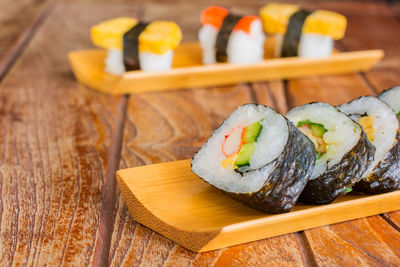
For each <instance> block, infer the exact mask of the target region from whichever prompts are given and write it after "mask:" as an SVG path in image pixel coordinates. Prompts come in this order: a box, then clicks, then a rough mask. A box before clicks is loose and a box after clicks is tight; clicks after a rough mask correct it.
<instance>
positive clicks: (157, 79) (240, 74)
mask: <svg viewBox="0 0 400 267" xmlns="http://www.w3.org/2000/svg"><path fill="white" fill-rule="evenodd" d="M265 46H266V48H265V54H266V59H265V60H263V61H262V62H259V63H255V64H228V63H218V64H213V65H203V64H202V63H201V48H200V45H199V44H198V43H197V42H193V43H184V44H182V45H180V46H179V47H178V48H177V49H176V51H175V56H174V61H173V66H172V69H171V70H168V71H159V72H145V71H140V70H137V71H128V72H125V73H124V74H123V75H122V76H116V75H112V74H109V73H106V72H104V66H105V65H104V59H105V57H106V54H107V52H106V51H105V50H99V49H91V50H81V51H73V52H70V53H69V61H70V64H71V67H72V70H73V72H74V74H75V76H76V78H77V79H78V81H79V82H80V83H82V84H84V85H86V86H89V87H91V88H93V89H96V90H98V91H101V92H104V93H108V94H113V95H119V94H130V93H143V92H153V91H164V90H178V89H185V88H190V87H201V86H211V85H213V86H216V85H227V84H234V83H239V82H255V81H266V80H276V79H291V78H299V77H304V76H312V75H323V74H343V73H350V72H357V71H366V70H368V69H370V68H371V67H372V66H373V65H374V64H375V63H376V62H378V61H379V60H380V59H381V58H382V57H383V54H384V53H383V51H382V50H365V51H356V52H340V53H339V52H336V53H333V55H332V56H331V57H329V58H324V59H304V58H299V57H290V58H275V59H273V58H271V57H272V56H271V55H272V54H273V51H272V52H271V47H272V46H271V44H270V43H268V44H266V45H265Z"/></svg>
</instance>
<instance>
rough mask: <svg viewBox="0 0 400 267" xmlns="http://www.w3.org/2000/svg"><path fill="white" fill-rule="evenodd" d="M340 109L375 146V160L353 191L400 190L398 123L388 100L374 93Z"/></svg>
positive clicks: (375, 192)
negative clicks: (360, 128)
mask: <svg viewBox="0 0 400 267" xmlns="http://www.w3.org/2000/svg"><path fill="white" fill-rule="evenodd" d="M393 92H395V90H394V91H393ZM387 93H389V92H387ZM389 94H390V93H389ZM383 98H385V96H383ZM338 108H339V109H340V110H341V111H343V112H345V113H346V114H348V115H350V116H351V118H352V119H353V120H355V121H357V122H358V123H359V124H360V125H361V126H362V127H363V129H364V131H365V132H366V134H367V136H368V138H369V140H370V141H371V142H372V144H373V145H374V146H375V148H376V152H375V158H374V161H373V162H372V163H371V164H370V166H369V168H368V170H367V171H366V172H365V174H364V175H363V177H362V180H361V181H360V182H358V183H357V184H356V185H355V186H354V190H355V191H360V192H364V193H367V194H379V193H385V192H390V191H394V190H398V189H399V187H400V144H399V122H398V120H397V116H396V114H395V113H394V112H393V110H392V109H391V108H390V107H389V106H388V105H387V104H386V103H384V102H383V101H382V100H380V99H379V98H377V97H374V96H363V97H360V98H357V99H355V100H353V101H351V102H350V103H347V104H343V105H341V106H339V107H338Z"/></svg>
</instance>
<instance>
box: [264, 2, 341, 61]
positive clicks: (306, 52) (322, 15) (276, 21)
mask: <svg viewBox="0 0 400 267" xmlns="http://www.w3.org/2000/svg"><path fill="white" fill-rule="evenodd" d="M260 17H261V20H262V23H263V27H264V31H265V33H267V34H271V35H275V39H276V44H275V49H274V52H275V56H276V57H295V56H300V57H305V58H325V57H329V56H330V55H331V54H332V50H333V42H334V40H339V39H341V38H343V36H344V33H345V30H346V24H347V20H346V17H345V16H343V15H341V14H338V13H335V12H331V11H327V10H316V11H309V10H305V9H301V8H300V7H299V6H298V5H295V4H278V3H270V4H267V5H265V6H264V7H263V8H261V10H260Z"/></svg>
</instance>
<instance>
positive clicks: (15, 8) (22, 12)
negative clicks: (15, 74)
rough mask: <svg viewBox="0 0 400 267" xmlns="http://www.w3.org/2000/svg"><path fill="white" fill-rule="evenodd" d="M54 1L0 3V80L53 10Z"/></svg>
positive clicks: (5, 1) (10, 1) (3, 1)
mask: <svg viewBox="0 0 400 267" xmlns="http://www.w3.org/2000/svg"><path fill="white" fill-rule="evenodd" d="M51 3H52V0H20V1H12V0H1V1H0V25H1V31H0V79H1V78H2V77H3V76H4V75H5V72H6V71H7V70H8V69H9V68H10V67H11V65H12V62H13V61H14V60H15V59H16V57H17V56H18V54H19V53H20V51H21V50H22V49H23V47H24V45H25V44H26V43H27V42H28V41H29V39H30V37H31V36H32V35H33V34H34V32H35V30H36V29H37V28H38V26H39V25H40V23H41V22H42V21H43V19H44V18H45V17H46V16H47V15H48V13H49V12H50V9H51Z"/></svg>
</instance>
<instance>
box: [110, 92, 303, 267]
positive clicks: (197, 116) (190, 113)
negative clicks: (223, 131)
mask: <svg viewBox="0 0 400 267" xmlns="http://www.w3.org/2000/svg"><path fill="white" fill-rule="evenodd" d="M254 95H255V94H254V92H252V90H251V89H250V88H249V87H248V86H246V85H239V86H234V87H222V88H212V89H203V90H202V89H199V90H194V91H182V92H168V93H157V94H156V93H153V94H138V95H132V96H131V97H130V101H129V102H130V103H129V107H128V117H127V118H128V120H127V122H126V126H125V133H124V145H123V150H122V163H121V168H122V167H128V166H139V165H143V164H149V163H156V162H163V161H170V160H176V159H185V158H188V157H191V156H192V155H193V153H194V152H195V151H197V149H198V148H199V146H200V145H201V144H202V143H203V142H204V141H205V140H206V139H207V138H208V136H209V134H210V133H211V132H212V131H213V130H214V129H215V128H216V127H217V126H218V125H219V124H220V123H221V122H222V120H223V119H224V118H225V117H226V116H227V115H228V114H229V113H230V112H231V111H233V109H235V108H236V106H238V105H240V104H243V103H247V102H252V101H253V100H252V97H253V96H254ZM120 203H122V201H121V202H120ZM126 216H128V217H129V214H128V213H127V212H126V208H125V206H124V205H123V206H121V207H119V211H118V214H117V221H116V225H115V230H114V234H113V241H112V244H113V246H115V247H113V248H112V251H113V257H112V258H113V261H112V265H119V264H133V263H136V264H139V263H141V264H143V265H146V264H150V263H151V264H154V263H157V264H160V265H169V264H171V263H172V262H171V257H172V255H173V259H174V263H176V264H178V265H179V264H183V263H187V262H193V264H195V263H196V264H199V265H204V264H207V263H210V264H211V263H212V264H214V263H215V262H217V259H218V257H219V256H221V255H224V253H228V254H229V253H231V252H229V250H230V249H227V250H224V251H223V252H218V253H217V252H206V253H204V254H203V253H202V254H201V255H196V254H192V252H188V251H187V250H185V249H182V248H181V247H180V246H178V245H176V244H175V243H171V241H169V240H168V239H166V238H164V237H162V236H160V235H159V234H157V233H154V232H152V231H150V230H147V228H143V227H142V226H140V225H136V226H135V227H133V226H132V225H130V224H132V223H133V221H132V220H131V219H130V218H126ZM134 224H136V223H134ZM138 227H140V228H138ZM138 229H140V230H146V231H148V233H147V234H146V235H143V232H139V233H140V234H141V235H138V234H137V233H136V231H137V230H138ZM132 236H133V238H132V240H133V241H131V237H132ZM286 238H288V239H290V240H291V242H292V243H293V242H296V240H295V238H294V236H293V235H288V236H287V237H286ZM116 240H119V243H117V242H116ZM131 242H134V243H131ZM138 242H145V243H146V244H147V245H145V247H147V248H148V249H143V248H140V249H139V250H138V248H137V247H135V244H138ZM270 242H271V241H268V240H263V241H260V243H259V244H258V245H261V244H262V246H265V247H269V246H270V245H269V244H270ZM150 244H151V245H150ZM254 246H256V245H254ZM275 249H277V250H278V251H279V253H280V254H279V255H281V254H282V255H286V254H287V255H290V257H291V258H292V259H293V262H296V264H298V265H299V264H302V255H301V252H300V251H299V250H298V249H293V248H292V247H289V246H283V247H279V248H275ZM237 250H238V249H237V248H235V251H237ZM239 250H244V247H241V248H240V249H239ZM164 253H167V254H168V255H169V256H168V257H167V258H168V259H165V254H164ZM242 257H243V258H242ZM244 257H246V253H243V254H242V255H241V256H240V255H239V258H242V260H244ZM277 258H279V257H277ZM277 258H276V259H274V260H277ZM236 260H237V259H236ZM280 260H282V261H283V260H284V259H283V258H281V259H280ZM154 261H155V262H154ZM175 261H176V262H175ZM254 261H255V262H257V261H259V263H261V261H268V262H270V263H271V262H273V261H272V259H271V260H268V259H264V257H261V256H260V257H256V258H255V259H254ZM277 261H279V260H277ZM224 262H226V259H225V260H224ZM232 262H233V259H232Z"/></svg>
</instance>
